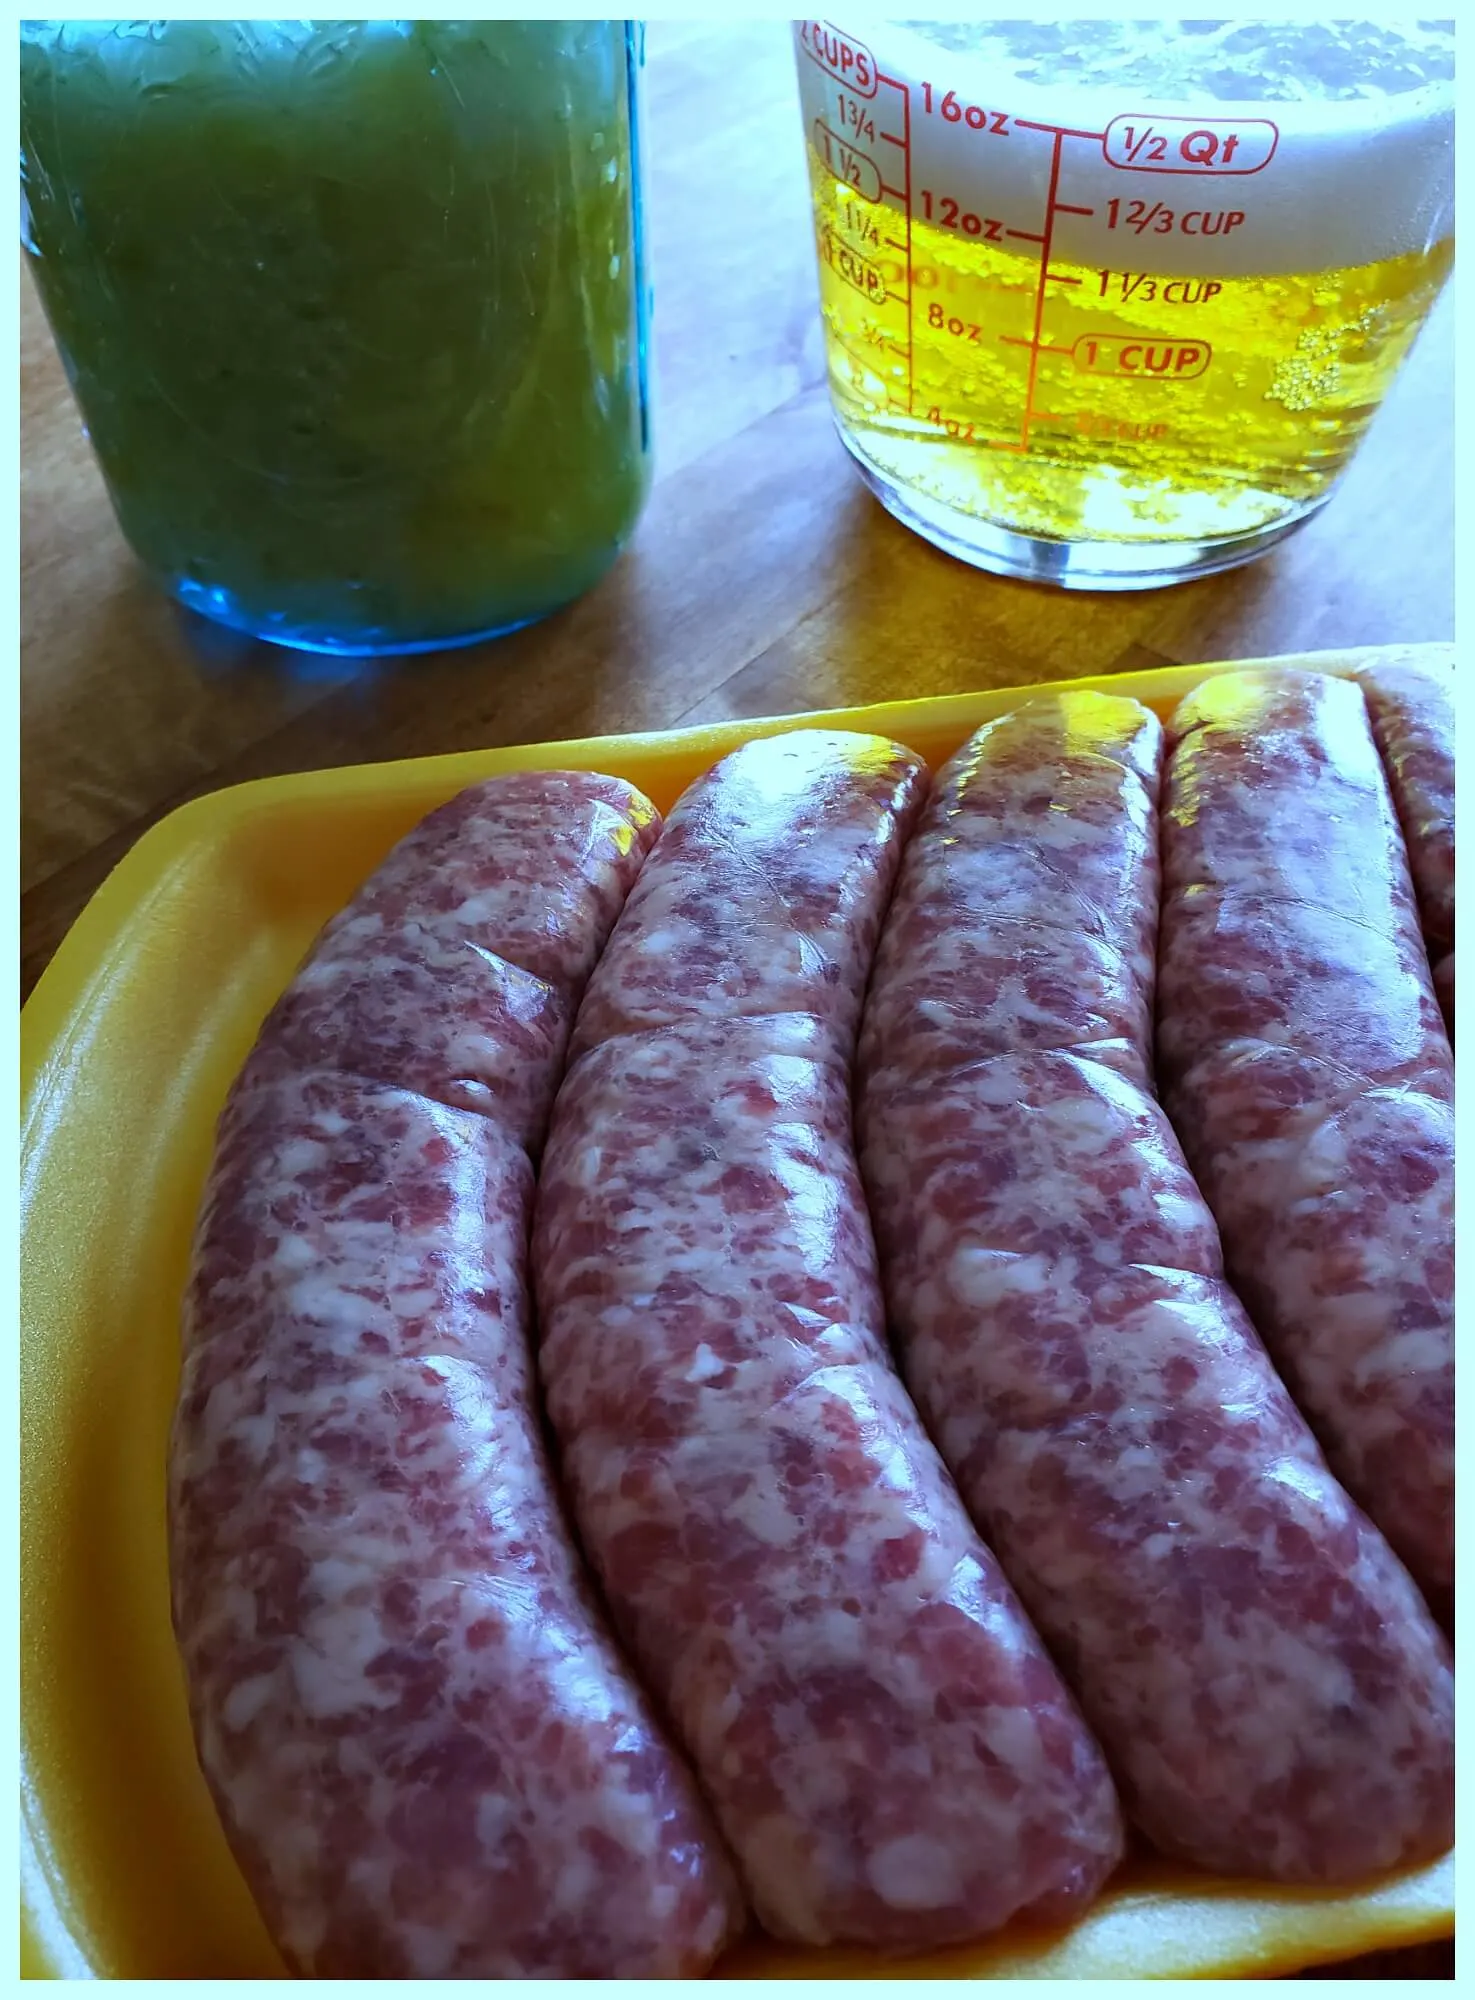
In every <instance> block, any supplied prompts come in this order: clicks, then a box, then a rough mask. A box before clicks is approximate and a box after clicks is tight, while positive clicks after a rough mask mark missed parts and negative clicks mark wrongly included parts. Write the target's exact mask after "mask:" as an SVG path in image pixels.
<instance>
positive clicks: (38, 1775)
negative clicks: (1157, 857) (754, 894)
mask: <svg viewBox="0 0 1475 2000" xmlns="http://www.w3.org/2000/svg"><path fill="white" fill-rule="evenodd" d="M1419 651H1426V652H1428V653H1430V654H1433V653H1436V652H1437V653H1438V654H1439V655H1440V656H1441V657H1443V658H1447V657H1448V655H1449V651H1450V649H1448V648H1427V649H1418V648H1413V649H1411V648H1407V647H1405V648H1397V649H1392V648H1384V649H1369V650H1367V651H1365V652H1359V653H1356V654H1348V653H1343V654H1337V655H1302V656H1298V657H1297V658H1296V659H1295V660H1294V661H1291V660H1284V661H1279V662H1254V663H1253V664H1256V665H1268V664H1277V665H1283V666H1289V665H1297V666H1314V667H1318V668H1321V669H1323V670H1331V671H1335V670H1337V669H1338V668H1345V667H1346V666H1347V665H1349V664H1352V663H1353V662H1365V661H1368V660H1371V659H1373V658H1376V657H1378V654H1379V653H1386V654H1390V655H1391V654H1392V653H1394V652H1396V653H1397V655H1398V657H1400V658H1405V659H1406V658H1409V657H1410V656H1411V655H1412V654H1416V653H1418V652H1419ZM1246 664H1251V663H1246ZM1215 671H1222V668H1215V667H1194V668H1172V669H1167V670H1164V671H1161V672H1153V673H1143V674H1119V675H1108V676H1103V677H1099V678H1097V679H1093V680H1085V681H1074V682H1069V683H1064V682H1056V683H1053V684H1051V686H1050V689H1049V690H1048V691H1051V692H1059V691H1060V690H1061V689H1062V688H1063V687H1066V686H1069V687H1094V688H1099V689H1101V690H1104V691H1107V692H1111V693H1115V694H1124V695H1134V696H1136V697H1137V698H1138V699H1139V700H1142V701H1144V702H1147V703H1148V704H1149V705H1151V706H1152V707H1153V708H1155V709H1156V710H1157V711H1158V713H1159V714H1166V713H1167V712H1168V711H1169V709H1170V708H1171V707H1172V706H1173V704H1174V703H1175V702H1176V701H1177V700H1178V699H1179V698H1180V697H1181V696H1182V695H1183V694H1185V693H1186V692H1187V691H1188V689H1189V688H1190V687H1192V686H1195V685H1196V684H1197V683H1198V682H1199V681H1201V680H1202V679H1204V678H1205V677H1206V676H1207V675H1208V674H1210V673H1212V672H1215ZM1045 691H1046V690H1045V689H1020V688H1013V689H1005V690H1001V691H996V692H993V693H988V694H974V695H957V696H947V697H942V698H936V699H931V700H924V701H914V702H893V703H887V704H885V705H884V706H881V707H875V708H865V709H857V710H844V711H836V712H831V713H829V714H826V715H823V716H784V717H776V718H771V719H766V720H763V721H744V722H738V723H731V724H723V725H719V726H714V727H702V728H696V729H686V730H679V731H674V732H670V733H667V734H663V735H645V736H624V737H604V738H598V739H590V740H586V741H582V742H570V743H553V744H536V745H532V746H525V747H521V748H517V749H503V750H486V751H469V752H466V753H465V754H458V755H455V756H447V757H433V758H424V759H418V760H414V761H410V762H404V763H397V764H381V765H364V766H357V767H353V768H349V769H343V770H334V771H317V772H310V773H306V774H304V775H300V776H291V777H282V778H271V779H266V780H263V781H260V782H257V783H253V784H247V785H241V786H237V787H234V788H233V789H230V790H227V791H221V792H216V793H214V794H212V795H210V796H208V797H205V798H202V799H198V800H196V801H194V802H193V803H191V804H189V805H186V806H184V807H182V808H181V809H180V810H178V811H177V812H175V813H173V814H171V815H170V816H169V817H168V818H167V819H164V820H162V821H161V822H160V823H159V824H158V825H157V826H155V827H154V828H153V829H152V830H151V831H150V832H149V833H147V834H146V835H145V836H144V837H143V839H141V840H140V841H139V842H138V844H137V845H136V846H135V847H134V848H133V849H132V850H131V851H130V852H129V854H128V855H127V856H126V857H125V859H124V860H123V861H122V862H121V864H120V865H119V866H118V867H117V869H115V871H114V872H113V874H112V875H111V876H109V878H108V879H107V881H106V882H105V883H104V884H103V886H102V887H101V888H100V889H99V891H98V892H97V894H96V895H95V896H94V898H93V899H92V902H91V903H90V904H89V905H88V907H87V909H86V910H85V911H84V912H83V914H82V916H81V917H80V918H79V919H78V921H77V923H76V925H75V926H74V928H73V929H72V931H71V933H70V935H69V936H68V937H67V938H66V940H65V941H64V943H63V944H62V946H61V948H60V950H59V951H58V952H57V954H56V957H55V959H54V960H53V962H52V964H51V965H50V966H49V967H48V969H47V971H46V973H45V975H44V977H43V978H42V979H41V981H40V982H39V984H38V985H37V987H36V990H35V992H34V993H33V995H32V996H31V999H30V1001H29V1002H28V1004H27V1006H26V1007H25V1009H24V1011H23V1014H22V1023H21V1042H22V1093H23V1133H22V1166H21V1198H20V1213H21V1231H22V1240H21V1287H22V1306H21V1368H22V1418H21V1482H22V1531H21V1585H22V1600H21V1601H22V1618H21V1643H22V1750H21V1819H22V1835H21V1862H22V1883H21V1903H22V1908H21V1917H22V1925H21V1930H22V1968H21V1969H22V1972H23V1974H24V1975H25V1976H28V1977H33V1978H48V1977H50V1978H104V1979H146V1978H194V1979H210V1978H235V1979H242V1978H280V1977H283V1976H284V1972H283V1967H282V1963H281V1961H280V1959H279V1958H278V1956H277V1954H276V1952H275V1950H274V1949H273V1947H272V1944H271V1942H270V1940H269V1938H268V1937H267V1934H266V1932H265V1930H264V1928H263V1926H262V1923H261V1920H260V1918H259V1917H258V1915H257V1913H256V1910H255V1907H254V1905H253V1903H252V1901H251V1898H250V1896H249V1895H248V1893H247V1891H246V1888H245V1885H244V1883H243V1881H242V1879H241V1876H240V1874H239V1873H238V1871H237V1869H236V1866H235V1863H234V1861H233V1860H232V1858H231V1855H230V1852H229V1849H228V1848H227V1846H226V1843H225V1838H224V1835H223V1834H222V1832H221V1829H220V1826H219V1823H218V1821H217V1819H216V1816H215V1812H214V1808H213V1806H212V1804H211V1801H210V1798H209V1795H208V1793H207V1791H206V1788H205V1784H204V1781H203V1779H202V1778H201V1776H200V1773H199V1769H198V1766H197V1764H196V1762H195V1756H194V1748H193V1744H192V1742H191V1738H190V1728H189V1721H188V1716H187V1712H186V1706H185V1693H184V1685H183V1679H182V1674H181V1669H180V1666H179V1662H178V1659H177V1656H176V1654H175V1650H174V1642H173V1634H172V1631H171V1628H170V1619H169V1593H168V1574H167V1558H166V1547H165V1512H164V1509H165V1455H166V1449H167V1438H168V1427H169V1420H170V1415H171V1411H172V1406H173V1400H174V1394H175V1388H176V1383H177V1377H178V1310H179V1301H180V1298H181V1295H182V1292H183V1288H184V1282H185V1274H186V1267H187V1262H188V1255H189V1242H190V1235H191V1231H192V1228H193V1224H194V1215H195V1208H196V1204H197V1202H198V1199H199V1194H200V1189H201V1186H202V1183H203V1180H204V1177H205V1173H206V1170H207V1167H208V1164H209V1159H210V1152H211V1145H212V1139H213V1128H214V1122H215V1118H216V1115H217V1113H218V1111H219V1108H220V1106H221V1103H222V1102H223V1100H224V1097H225V1093H226V1090H227V1088H228V1086H229V1084H230V1081H231V1079H232V1077H233V1076H234V1074H235V1072H236V1070H237V1069H238V1068H239V1067H240V1065H241V1063H242V1062H243V1060H244V1059H245V1056H246V1053H247V1051H248V1049H249V1048H250V1046H251V1043H252V1041H253V1039H254V1037H255V1034H256V1031H257V1028H258V1027H259V1025H260V1023H261V1020H262V1018H263V1016H264V1015H265V1013H266V1011H267V1009H268V1008H269V1007H270V1005H271V1003H272V1002H273V1000H274V999H275V998H276V996H277V995H278V993H279V992H280V991H281V989H282V987H283V986H284V985H285V983H286V981H287V979H288V978H289V977H290V975H291V973H292V971H293V969H294V967H295V965H296V963H297V961H298V959H299V958H300V956H301V955H302V953H303V952H304V951H305V950H306V948H307V946H308V944H309V942H310V941H311V939H312V938H313V936H314V934H315V933H316V931H317V930H318V928H319V927H320V925H321V924H322V923H323V922H324V921H325V920H326V919H327V918H328V917H329V916H330V915H331V914H332V913H333V912H334V911H335V910H336V909H338V908H339V907H340V906H341V905H342V904H343V903H344V902H346V901H347V899H348V898H349V896H350V895H351V894H352V893H353V891H354V890H355V888H356V887H357V886H358V884H359V883H360V882H361V881H363V879H364V878H365V877H366V876H367V875H368V874H369V873H370V872H371V871H372V869H373V868H374V867H375V866H377V864H378V863H379V861H380V860H381V859H382V858H383V857H384V855H385V854H386V853H387V851H388V850H389V848H390V847H391V846H392V845H393V844H394V842H395V841H396V840H398V839H399V837H400V836H401V835H402V834H403V833H405V832H406V831H407V830H408V829H409V827H411V826H412V825H413V824H414V823H415V821H417V820H418V819H420V818H421V817H422V816H423V815H424V814H425V813H427V812H429V811H430V810H431V809H432V808H433V807H435V806H437V805H439V804H440V803H441V802H442V801H443V800H445V799H447V798H449V797H450V796H451V795H452V794H453V793H454V792H456V791H458V790H459V789H460V788H461V787H462V786H464V785H467V784H470V783H473V782H474V781H475V780H477V779H479V778H483V777H487V776H490V775H492V774H493V773H495V772H499V771H509V770H522V769H528V768H536V767H540V766H542V767H549V766H565V767H573V768H579V769H585V770H591V769H592V770H603V771H609V772H613V773H615V774H617V775H618V776H621V777H624V778H628V779H629V780H631V781H632V782H633V783H634V784H636V785H638V786H640V787H641V788H642V789H643V790H644V791H646V792H647V793H649V795H650V796H651V797H652V798H653V799H654V801H655V802H656V804H657V805H658V806H660V807H661V808H662V809H665V808H667V807H669V806H670V805H671V803H672V802H673V800H674V799H675V798H676V797H677V795H678V794H679V793H680V791H681V790H682V789H683V787H684V786H685V785H686V784H688V783H689V782H690V781H691V779H692V778H694V777H695V776H696V775H697V774H698V773H699V772H701V771H703V770H704V769H706V768H707V767H708V766H709V765H710V764H711V763H713V762H714V761H715V760H716V759H717V758H718V757H720V756H722V755H724V754H725V753H726V752H727V751H728V750H730V749H732V748H734V747H735V746H736V745H737V744H739V743H741V742H745V741H747V740H748V739H749V738H751V737H754V736H758V735H769V734H773V733H775V732H777V731H780V730H784V729H792V728H795V727H800V726H803V725H805V724H811V725H813V724H817V723H822V724H824V725H826V726H830V727H839V728H853V729H863V730H874V731H877V732H880V733H882V734H885V735H888V736H893V737H896V738H898V739H900V740H901V741H902V742H905V743H908V744H910V745H911V746H912V747H913V748H914V749H916V750H917V751H918V752H919V753H920V754H921V755H923V756H925V757H926V758H927V759H928V760H929V761H930V762H933V763H935V762H936V761H938V760H940V759H941V758H942V757H944V756H946V755H947V754H949V753H950V752H951V751H952V750H953V749H955V748H956V747H957V745H958V744H959V743H960V742H962V740H963V739H964V737H965V736H967V735H968V734H969V733H970V732H971V731H972V730H973V729H975V728H976V727H977V726H978V725H979V724H980V723H982V722H985V721H987V720H989V719H990V718H991V717H993V716H996V715H999V714H1002V713H1004V712H1005V711H1006V710H1007V709H1008V708H1010V707H1012V706H1014V705H1015V704H1017V703H1018V702H1019V701H1020V700H1022V699H1024V698H1025V697H1026V696H1027V695H1028V694H1030V693H1036V692H1045ZM1453 1925H1454V1857H1453V1855H1452V1854H1451V1855H1448V1856H1446V1857H1445V1858H1444V1859H1443V1860H1441V1861H1439V1862H1436V1863H1434V1864H1432V1865H1430V1866H1427V1867H1424V1868H1420V1869H1415V1870H1409V1871H1404V1872H1402V1873H1400V1874H1398V1875H1396V1876H1391V1877H1387V1878H1384V1879H1382V1880H1380V1881H1378V1882H1376V1883H1374V1884H1371V1885H1367V1886H1365V1887H1363V1888H1361V1889H1360V1890H1358V1891H1356V1892H1352V1893H1349V1892H1347V1891H1345V1890H1335V1891H1314V1890H1278V1889H1273V1888H1267V1887H1265V1886H1264V1885H1261V1884H1252V1883H1232V1882H1219V1881H1214V1880H1211V1879H1210V1878H1208V1877H1206V1876H1202V1875H1195V1874H1192V1873H1191V1872H1190V1871H1188V1870H1185V1869H1180V1868H1173V1867H1169V1866H1167V1865H1166V1864H1160V1863H1149V1862H1145V1861H1143V1862H1134V1863H1130V1864H1128V1866H1127V1867H1126V1868H1125V1869H1124V1870H1123V1871H1122V1872H1121V1874H1120V1875H1119V1876H1118V1878H1117V1879H1116V1880H1115V1881H1114V1883H1113V1884H1112V1886H1111V1887H1110V1888H1109V1889H1108V1891H1107V1893H1106V1894H1105V1895H1104V1896H1103V1897H1102V1898H1101V1900H1100V1901H1099V1902H1098V1903H1097V1904H1096V1905H1095V1907H1094V1908H1093V1909H1092V1910H1091V1911H1090V1912H1088V1914H1087V1915H1086V1916H1085V1917H1084V1919H1082V1921H1080V1922H1079V1923H1077V1924H1076V1925H1075V1926H1074V1927H1073V1928H1072V1929H1071V1930H1069V1931H1067V1932H1064V1933H1061V1932H1059V1931H1057V1932H1054V1933H1048V1934H1046V1933H1041V1932H1038V1931H1029V1930H1025V1929H1024V1928H1022V1927H1019V1926H1011V1927H1010V1928H1009V1929H1008V1930H1006V1931H1005V1932H1003V1933H1002V1934H1001V1935H999V1936H997V1937H995V1938H993V1939H990V1940H988V1941H986V1942H985V1943H983V1944H979V1945H973V1946H969V1947H967V1948H960V1949H956V1950H952V1951H948V1952H945V1953H938V1954H934V1955H933V1956H930V1957H928V1958H926V1959H921V1960H908V1961H905V1962H902V1963H898V1962H896V1961H881V1960H878V1959H877V1958H875V1957H874V1956H873V1955H870V1954H864V1953H859V1952H855V1951H842V1950H835V1951H825V1952H813V1951H810V1952H806V1951H798V1950H794V1949H792V1948H789V1947H780V1946H777V1945H772V1944H767V1943H761V1942H754V1943H751V1944H749V1945H746V1946H744V1947H743V1948H742V1949H741V1950H740V1951H738V1952H737V1953H734V1954H733V1955H732V1956H731V1957H730V1958H729V1959H728V1960H726V1961H724V1963H723V1964H722V1965H721V1966H720V1967H719V1968H718V1975H719V1976H722V1977H732V1978H889V1977H897V1976H902V1977H907V1978H919V1977H920V1978H954V1979H956V1978H975V1977H976V1978H985V1977H986V1978H1068V1979H1098V1978H1117V1979H1120V1978H1129V1979H1130V1978H1174V1977H1192V1978H1224V1977H1230V1978H1232V1977H1251V1978H1254V1977H1259V1978H1265V1977H1274V1976H1275V1975H1276V1974H1278V1973H1283V1972H1285V1971H1287V1970H1293V1969H1296V1968H1299V1967H1303V1966H1309V1965H1312V1964H1317V1963H1326V1962H1329V1961H1332V1960H1336V1959H1340V1958H1344V1957H1348V1956H1351V1955H1353V1954H1355V1953H1360V1952H1365V1951H1372V1950H1378V1949H1386V1948H1388V1947H1392V1946H1397V1945H1404V1944H1417V1943H1422V1942H1426V1941H1428V1940H1430V1939H1434V1938H1439V1937H1444V1936H1447V1935H1448V1934H1449V1933H1450V1932H1451V1931H1452V1930H1453Z"/></svg>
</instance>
